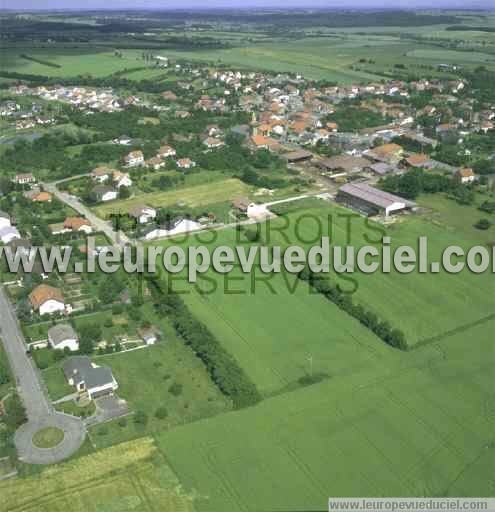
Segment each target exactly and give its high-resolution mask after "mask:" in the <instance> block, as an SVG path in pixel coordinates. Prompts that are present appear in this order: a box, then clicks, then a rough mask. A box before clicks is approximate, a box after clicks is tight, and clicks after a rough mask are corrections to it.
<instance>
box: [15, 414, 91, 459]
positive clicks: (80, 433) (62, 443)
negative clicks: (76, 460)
mask: <svg viewBox="0 0 495 512" xmlns="http://www.w3.org/2000/svg"><path fill="white" fill-rule="evenodd" d="M85 436H86V430H85V428H84V425H83V423H82V421H81V420H80V419H79V418H74V417H72V416H68V415H65V414H61V413H57V412H51V413H49V414H47V415H46V416H44V417H43V418H40V419H37V420H30V421H28V422H27V423H25V424H24V425H22V426H21V427H19V429H18V430H17V432H16V433H15V436H14V441H15V445H16V448H17V453H18V456H19V459H20V460H22V461H23V462H26V463H28V464H53V463H55V462H60V461H61V460H64V459H66V458H68V457H70V456H71V455H72V454H73V453H75V452H76V451H77V450H78V449H79V448H80V446H81V445H82V444H83V442H84V438H85Z"/></svg>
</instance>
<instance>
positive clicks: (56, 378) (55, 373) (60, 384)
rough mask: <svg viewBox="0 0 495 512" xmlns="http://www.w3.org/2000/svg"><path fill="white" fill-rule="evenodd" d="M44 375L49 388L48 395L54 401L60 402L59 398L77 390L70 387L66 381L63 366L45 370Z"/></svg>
mask: <svg viewBox="0 0 495 512" xmlns="http://www.w3.org/2000/svg"><path fill="white" fill-rule="evenodd" d="M42 375H43V380H44V381H45V384H46V387H47V388H48V394H49V395H50V398H51V399H52V400H58V399H59V398H62V397H64V396H66V395H70V394H72V393H74V392H75V389H74V388H73V387H72V386H69V384H68V383H67V381H66V380H65V375H64V372H63V371H62V366H61V365H57V366H51V367H50V368H47V369H46V370H43V371H42Z"/></svg>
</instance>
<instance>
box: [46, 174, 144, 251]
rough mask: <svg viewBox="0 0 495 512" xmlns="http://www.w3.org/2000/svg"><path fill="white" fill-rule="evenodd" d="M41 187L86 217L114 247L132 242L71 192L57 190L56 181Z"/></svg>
mask: <svg viewBox="0 0 495 512" xmlns="http://www.w3.org/2000/svg"><path fill="white" fill-rule="evenodd" d="M43 188H44V190H46V191H47V192H51V193H52V194H53V195H54V196H55V197H57V198H58V199H59V200H60V201H62V202H64V203H65V204H66V205H67V206H70V207H71V208H73V209H74V210H75V211H76V212H77V213H79V214H80V215H82V216H84V217H86V218H87V219H88V220H89V222H91V224H93V226H94V227H95V229H96V230H97V231H101V232H103V233H105V235H106V236H107V237H108V239H109V240H110V241H111V242H112V243H113V245H115V246H116V247H121V248H123V247H124V245H126V244H134V242H133V240H131V239H130V238H129V237H128V236H127V235H126V234H125V233H123V232H122V231H115V229H113V227H112V225H111V224H110V223H109V222H107V221H104V220H102V219H100V218H99V217H97V216H96V215H95V214H94V213H93V212H92V211H91V210H90V209H89V208H88V207H87V206H85V205H84V204H82V203H81V201H79V199H77V198H75V197H74V196H72V195H71V194H67V192H63V191H61V190H59V189H58V188H57V185H56V183H43Z"/></svg>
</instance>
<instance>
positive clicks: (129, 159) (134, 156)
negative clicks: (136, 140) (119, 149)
mask: <svg viewBox="0 0 495 512" xmlns="http://www.w3.org/2000/svg"><path fill="white" fill-rule="evenodd" d="M124 162H125V165H126V166H127V167H137V166H139V165H143V164H144V155H143V152H142V151H140V150H137V151H131V152H130V153H129V154H128V155H127V156H125V157H124Z"/></svg>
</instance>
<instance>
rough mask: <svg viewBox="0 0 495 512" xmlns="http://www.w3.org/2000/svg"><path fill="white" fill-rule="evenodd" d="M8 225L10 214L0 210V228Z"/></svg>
mask: <svg viewBox="0 0 495 512" xmlns="http://www.w3.org/2000/svg"><path fill="white" fill-rule="evenodd" d="M8 226H10V215H9V214H8V213H5V212H0V229H1V228H5V227H8Z"/></svg>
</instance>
